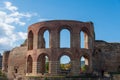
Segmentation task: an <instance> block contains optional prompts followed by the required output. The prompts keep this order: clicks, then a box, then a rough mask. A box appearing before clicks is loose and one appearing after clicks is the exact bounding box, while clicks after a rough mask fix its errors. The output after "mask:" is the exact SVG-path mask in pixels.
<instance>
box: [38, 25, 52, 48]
mask: <svg viewBox="0 0 120 80" xmlns="http://www.w3.org/2000/svg"><path fill="white" fill-rule="evenodd" d="M46 30H48V32H49V43H50V35H51V30H50V29H49V28H48V27H40V29H39V30H38V46H37V47H38V48H45V44H46V42H45V39H44V32H45V31H46ZM49 47H50V44H49Z"/></svg>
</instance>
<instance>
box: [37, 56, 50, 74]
mask: <svg viewBox="0 0 120 80" xmlns="http://www.w3.org/2000/svg"><path fill="white" fill-rule="evenodd" d="M37 73H41V74H44V73H49V58H48V56H46V55H45V54H41V55H40V56H39V57H38V59H37Z"/></svg>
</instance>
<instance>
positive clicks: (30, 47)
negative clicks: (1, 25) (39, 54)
mask: <svg viewBox="0 0 120 80" xmlns="http://www.w3.org/2000/svg"><path fill="white" fill-rule="evenodd" d="M32 49H33V33H32V31H30V32H29V34H28V50H32Z"/></svg>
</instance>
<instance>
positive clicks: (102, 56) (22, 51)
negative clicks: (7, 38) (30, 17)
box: [2, 20, 120, 79]
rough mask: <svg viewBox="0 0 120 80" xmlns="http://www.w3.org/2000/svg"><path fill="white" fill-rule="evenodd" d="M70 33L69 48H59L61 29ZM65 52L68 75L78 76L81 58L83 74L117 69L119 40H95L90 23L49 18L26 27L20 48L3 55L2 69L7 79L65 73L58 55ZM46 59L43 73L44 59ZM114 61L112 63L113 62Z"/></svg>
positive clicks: (119, 56) (118, 67) (119, 52)
mask: <svg viewBox="0 0 120 80" xmlns="http://www.w3.org/2000/svg"><path fill="white" fill-rule="evenodd" d="M62 29H67V30H68V31H69V32H70V47H68V48H67V47H65V48H61V47H60V32H61V30H62ZM46 30H48V32H49V48H46V46H45V44H46V42H45V40H44V37H43V35H44V32H45V31H46ZM81 32H83V33H84V47H81V46H80V45H81V44H82V43H81V42H82V41H81V36H80V34H81ZM63 55H67V56H69V57H70V60H71V68H70V71H69V73H68V75H72V76H73V75H80V69H81V68H80V65H81V63H80V59H81V57H84V58H85V60H86V61H87V62H86V66H87V71H86V73H93V72H94V71H96V72H99V71H101V69H104V70H105V71H106V72H115V71H118V70H120V43H108V42H105V41H100V40H95V32H94V26H93V23H92V22H80V21H72V20H52V21H44V22H39V23H35V24H32V25H30V26H29V28H28V38H27V40H26V41H25V43H24V44H22V45H21V46H20V47H16V48H14V49H12V50H11V51H6V52H4V54H3V67H2V70H3V71H4V72H5V73H7V76H8V78H9V79H13V78H14V77H16V76H21V77H23V76H42V77H44V76H57V75H64V74H63V73H61V69H60V57H61V56H63ZM46 56H47V58H48V60H49V65H48V71H47V72H46V69H45V66H46V63H45V59H46ZM113 64H114V65H113Z"/></svg>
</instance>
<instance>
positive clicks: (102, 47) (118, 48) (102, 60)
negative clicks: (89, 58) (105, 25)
mask: <svg viewBox="0 0 120 80" xmlns="http://www.w3.org/2000/svg"><path fill="white" fill-rule="evenodd" d="M93 56H94V58H93V61H94V69H97V70H101V69H104V70H105V71H107V72H115V71H118V69H119V67H120V43H108V42H105V41H100V40H99V41H98V40H97V41H95V49H94V53H93ZM95 67H96V68H95Z"/></svg>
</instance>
